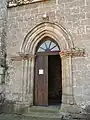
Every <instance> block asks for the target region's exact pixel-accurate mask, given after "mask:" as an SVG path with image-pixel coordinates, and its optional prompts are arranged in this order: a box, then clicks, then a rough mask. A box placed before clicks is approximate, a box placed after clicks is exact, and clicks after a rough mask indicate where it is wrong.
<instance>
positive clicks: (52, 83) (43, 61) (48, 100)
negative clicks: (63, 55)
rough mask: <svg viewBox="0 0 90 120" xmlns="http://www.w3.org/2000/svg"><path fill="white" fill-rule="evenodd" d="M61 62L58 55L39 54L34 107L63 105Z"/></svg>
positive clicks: (37, 57)
mask: <svg viewBox="0 0 90 120" xmlns="http://www.w3.org/2000/svg"><path fill="white" fill-rule="evenodd" d="M61 81H62V80H61V60H60V56H59V55H57V54H54V55H53V54H49V55H47V54H44V55H40V54H38V55H37V56H36V61H35V80H34V105H38V106H48V105H49V104H58V103H61V93H62V82H61Z"/></svg>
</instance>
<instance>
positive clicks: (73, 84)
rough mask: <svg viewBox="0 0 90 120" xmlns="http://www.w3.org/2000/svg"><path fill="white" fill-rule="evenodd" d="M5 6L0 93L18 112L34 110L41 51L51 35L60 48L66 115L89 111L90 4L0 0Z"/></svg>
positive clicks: (0, 22)
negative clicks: (40, 45) (41, 45)
mask: <svg viewBox="0 0 90 120" xmlns="http://www.w3.org/2000/svg"><path fill="white" fill-rule="evenodd" d="M0 3H2V4H0V11H1V12H0V13H1V14H0V51H1V52H0V92H3V93H4V94H5V100H6V101H9V102H10V104H11V103H12V104H13V106H14V111H19V110H20V109H24V108H26V107H30V106H34V97H35V91H34V90H35V76H36V66H35V65H36V59H37V54H36V53H37V51H36V49H37V46H38V45H39V43H40V42H42V41H44V38H46V37H48V38H50V39H53V40H54V41H55V42H56V43H57V45H58V47H59V48H60V50H59V51H58V55H59V57H60V58H61V72H60V75H61V76H62V78H61V81H62V82H61V84H62V90H61V91H62V94H61V95H62V96H61V107H60V111H62V112H74V113H80V112H87V108H88V109H89V105H90V47H89V46H90V40H89V39H90V11H89V10H90V1H89V0H32V1H31V0H26V1H25V0H24V1H23V0H22V1H18V2H17V1H14V0H11V1H9V2H8V3H7V2H6V1H5V0H3V1H1V0H0ZM53 54H54V53H53ZM48 55H49V54H48ZM50 64H51V66H52V63H50ZM58 67H59V66H58ZM43 69H44V68H43ZM52 69H53V71H55V69H54V68H52ZM44 71H45V70H44ZM41 74H44V73H43V71H42V73H41ZM48 74H49V73H48ZM58 76H59V75H58ZM39 87H40V86H39ZM48 89H49V88H48ZM38 97H39V96H38ZM9 102H8V104H9ZM39 104H40V103H38V105H39Z"/></svg>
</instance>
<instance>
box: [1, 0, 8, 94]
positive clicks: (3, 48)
mask: <svg viewBox="0 0 90 120" xmlns="http://www.w3.org/2000/svg"><path fill="white" fill-rule="evenodd" d="M6 30H7V1H6V0H0V93H1V92H5V89H4V85H3V83H4V82H5V69H6V64H5V58H6Z"/></svg>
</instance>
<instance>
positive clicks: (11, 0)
mask: <svg viewBox="0 0 90 120" xmlns="http://www.w3.org/2000/svg"><path fill="white" fill-rule="evenodd" d="M40 1H41V2H42V1H47V0H8V7H14V6H18V5H24V4H29V3H34V2H40Z"/></svg>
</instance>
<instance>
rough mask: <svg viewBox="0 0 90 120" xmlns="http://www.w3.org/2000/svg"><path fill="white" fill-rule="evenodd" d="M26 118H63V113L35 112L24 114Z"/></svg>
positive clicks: (34, 119)
mask: <svg viewBox="0 0 90 120" xmlns="http://www.w3.org/2000/svg"><path fill="white" fill-rule="evenodd" d="M23 116H24V119H25V120H62V117H63V116H62V115H60V114H52V113H51V114H50V113H43V114H42V113H39V112H37V113H34V112H31V113H29V114H23Z"/></svg>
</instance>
